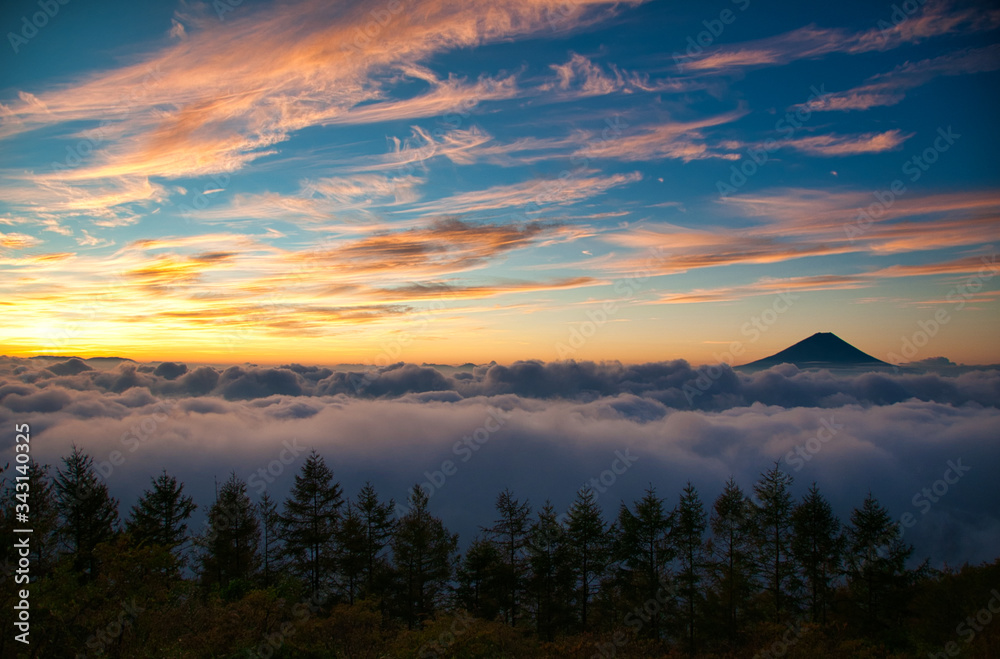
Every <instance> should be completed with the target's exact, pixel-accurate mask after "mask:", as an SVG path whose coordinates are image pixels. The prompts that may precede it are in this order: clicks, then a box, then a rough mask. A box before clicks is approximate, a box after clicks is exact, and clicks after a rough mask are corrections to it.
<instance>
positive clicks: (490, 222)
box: [0, 0, 1000, 363]
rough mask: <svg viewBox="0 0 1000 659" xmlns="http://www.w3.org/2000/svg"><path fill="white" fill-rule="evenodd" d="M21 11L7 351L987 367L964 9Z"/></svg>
mask: <svg viewBox="0 0 1000 659" xmlns="http://www.w3.org/2000/svg"><path fill="white" fill-rule="evenodd" d="M43 5H44V3H43ZM45 6H47V7H48V8H49V13H50V14H52V15H51V16H45V15H44V14H39V12H41V11H43V10H44V8H45ZM45 6H41V8H40V5H39V4H38V3H37V2H36V3H31V2H12V3H7V4H6V6H5V8H4V10H3V13H2V15H0V25H2V26H3V27H4V31H5V34H6V38H5V41H6V43H5V45H4V46H3V48H0V50H2V52H3V55H2V56H0V57H2V68H3V71H4V78H3V80H2V82H0V104H2V105H0V174H2V184H0V185H2V187H0V249H2V250H3V251H2V253H0V268H3V270H4V279H3V283H2V284H0V287H2V288H0V292H2V296H3V299H4V300H6V301H7V303H8V305H16V306H15V307H14V308H16V309H17V314H16V316H15V317H14V319H13V320H11V315H10V314H8V315H7V321H6V322H5V323H3V324H2V326H0V348H2V351H3V352H6V353H8V354H15V355H29V354H38V353H56V354H68V353H74V354H81V355H85V356H87V355H96V354H109V353H115V354H122V355H124V356H133V357H136V358H143V359H186V360H191V361H212V362H220V361H230V362H238V361H245V360H251V361H256V362H263V363H267V362H271V363H278V362H287V361H289V360H291V359H296V360H299V361H310V362H328V363H332V362H342V361H350V362H366V363H371V362H375V361H377V360H379V359H380V358H385V357H386V356H388V357H391V358H393V359H395V358H397V357H398V358H399V359H405V360H406V361H415V362H420V361H433V362H439V363H461V362H465V361H474V362H484V361H489V360H491V359H496V360H497V361H501V362H504V361H506V362H509V361H513V360H515V359H519V358H539V359H544V360H553V359H559V358H575V359H620V360H622V361H629V362H637V361H645V360H655V359H670V358H676V357H684V358H688V359H691V360H692V361H694V362H704V361H713V360H717V359H720V358H721V359H724V360H731V361H735V362H736V363H740V362H742V361H749V360H751V359H754V358H758V357H762V356H764V355H766V354H769V353H771V352H775V351H776V350H778V349H780V348H782V347H784V346H786V345H788V344H790V343H793V342H795V341H797V340H799V339H801V338H803V337H805V336H808V335H809V334H811V333H813V332H815V331H834V332H836V333H837V334H838V335H840V336H841V337H843V338H845V339H846V340H848V341H850V342H852V343H854V344H855V345H858V346H859V347H861V348H862V349H864V350H866V351H867V352H869V353H871V354H873V355H875V356H876V357H879V358H881V359H886V360H887V361H895V362H899V361H910V360H919V359H925V358H929V357H934V356H939V355H945V356H947V357H949V358H951V359H953V360H955V361H959V362H966V363H996V362H997V361H1000V348H998V346H997V343H996V341H995V338H994V330H993V328H994V327H995V323H996V320H997V311H998V304H997V295H996V283H997V279H996V278H995V276H994V275H995V274H996V272H997V266H996V250H997V245H1000V242H998V241H1000V235H998V226H1000V224H998V222H997V209H998V207H1000V197H998V195H997V190H996V185H997V167H996V163H995V153H996V152H997V149H996V147H997V133H996V130H995V100H996V92H995V90H996V89H997V88H998V85H997V69H998V68H1000V45H998V44H997V43H996V37H997V34H998V28H1000V11H997V10H995V9H991V8H989V7H988V6H986V5H985V4H979V5H977V4H974V3H960V2H933V1H928V2H926V3H923V4H917V3H912V4H906V3H896V4H892V3H889V4H886V5H882V4H879V3H874V4H872V3H861V2H856V3H851V2H840V3H831V4H827V5H822V6H817V5H809V4H805V3H787V2H763V1H761V0H741V1H740V2H717V3H714V4H713V3H709V4H705V3H666V2H647V3H641V2H634V3H620V4H612V3H603V2H580V3H575V2H571V3H565V4H564V3H547V2H535V1H528V0H512V1H507V2H499V3H496V2H471V3H470V2H461V3H459V2H447V1H442V0H433V1H429V2H420V3H416V2H406V1H404V0H400V1H398V2H397V1H387V2H382V3H379V2H375V3H363V4H361V3H346V2H339V3H324V2H284V3H256V2H243V3H241V4H239V5H235V4H227V3H224V2H222V0H220V1H219V2H216V3H214V4H212V3H160V4H157V5H156V6H154V7H149V6H145V5H142V4H139V3H124V2H123V3H117V2H103V3H94V2H84V1H82V0H70V1H69V2H67V3H66V4H65V5H60V4H58V2H55V0H54V4H52V5H45ZM904 7H905V8H906V9H907V10H909V9H913V11H912V12H911V13H909V14H908V13H906V11H905V10H904ZM39 16H41V18H39ZM31 21H34V22H35V23H36V24H38V25H41V27H38V28H37V29H36V30H34V31H32V30H31V28H30V27H26V26H28V25H29V24H30V23H31ZM365 31H367V33H366V32H365ZM914 158H917V160H914ZM864 213H867V215H865V214H864ZM868 218H870V220H869V219H868ZM782 296H784V297H782ZM779 308H780V309H782V310H781V311H780V313H779V312H777V311H773V312H769V311H768V310H777V309H779ZM768 313H770V317H771V318H773V319H774V320H773V322H768V323H765V325H764V327H765V328H766V330H765V331H758V332H756V333H754V332H751V331H748V330H747V329H746V328H747V327H748V323H751V322H752V321H753V320H754V319H755V318H761V317H762V315H764V314H768ZM921 332H923V336H922V335H921ZM576 335H579V336H580V337H582V339H577V338H575V337H576ZM736 343H738V344H740V346H741V348H742V353H741V355H739V356H736V355H729V356H727V355H726V351H727V350H729V349H730V347H731V346H733V345H734V344H736ZM908 343H909V344H910V345H912V346H913V348H912V349H908V348H907V347H906V346H907V344H908ZM303 353H305V354H308V355H309V359H308V360H306V359H305V358H304V357H303V356H302V355H303ZM744 355H745V357H744Z"/></svg>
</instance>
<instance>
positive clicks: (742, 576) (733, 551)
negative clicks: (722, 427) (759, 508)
mask: <svg viewBox="0 0 1000 659" xmlns="http://www.w3.org/2000/svg"><path fill="white" fill-rule="evenodd" d="M753 512H754V508H753V502H752V501H750V499H749V498H748V497H747V496H746V494H744V493H743V490H742V489H741V488H740V486H739V485H737V484H736V481H735V480H734V479H733V477H732V476H730V477H729V480H727V481H726V484H725V486H724V487H723V490H722V493H721V494H720V495H719V497H718V498H717V499H716V500H715V503H714V504H713V506H712V515H711V527H712V536H713V539H712V543H711V547H712V553H713V567H714V568H715V573H716V574H717V575H718V576H717V582H718V587H719V591H720V593H721V595H722V601H723V607H724V609H725V616H726V631H727V636H728V637H729V643H730V645H732V646H735V644H736V641H737V635H738V634H739V630H740V614H741V612H742V611H743V610H744V609H745V608H746V607H747V605H748V603H749V600H750V598H751V596H752V595H753V590H754V584H755V579H756V569H757V568H756V564H755V563H754V555H753V552H754V519H753Z"/></svg>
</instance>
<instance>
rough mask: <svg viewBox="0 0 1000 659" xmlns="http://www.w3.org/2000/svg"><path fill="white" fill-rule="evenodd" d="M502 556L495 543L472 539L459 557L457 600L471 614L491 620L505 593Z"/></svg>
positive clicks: (498, 609)
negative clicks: (463, 554)
mask: <svg viewBox="0 0 1000 659" xmlns="http://www.w3.org/2000/svg"><path fill="white" fill-rule="evenodd" d="M503 566H504V559H503V555H502V552H501V551H500V548H499V547H498V546H497V544H496V543H494V542H491V541H489V540H484V539H483V538H480V537H479V536H476V537H475V538H473V540H472V542H471V543H470V544H469V549H468V551H466V552H465V556H463V557H462V559H461V561H460V564H459V568H458V572H457V575H456V577H457V581H458V601H459V603H460V604H461V605H462V606H463V607H464V608H465V609H466V610H467V611H468V612H469V613H471V614H472V615H474V616H476V617H477V618H481V619H483V620H494V619H496V618H497V617H498V616H499V615H500V611H501V608H502V605H501V602H502V601H503V600H504V599H505V597H506V595H507V591H506V584H505V583H504V581H503V579H502V574H501V573H502V571H503Z"/></svg>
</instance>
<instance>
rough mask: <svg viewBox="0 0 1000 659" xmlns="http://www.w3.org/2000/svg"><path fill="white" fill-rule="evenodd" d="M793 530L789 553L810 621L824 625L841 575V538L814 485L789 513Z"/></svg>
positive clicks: (827, 507)
mask: <svg viewBox="0 0 1000 659" xmlns="http://www.w3.org/2000/svg"><path fill="white" fill-rule="evenodd" d="M792 530H793V536H792V553H793V554H794V555H795V560H796V561H797V562H798V564H799V565H800V566H801V569H802V576H803V577H804V580H805V584H806V586H807V588H808V592H809V602H810V604H809V611H810V614H811V617H812V621H813V622H820V623H824V624H825V623H826V612H827V609H828V608H829V604H830V600H831V599H832V595H833V580H834V579H835V578H836V576H837V574H838V573H839V572H840V557H841V553H842V549H843V537H842V536H841V533H840V521H839V520H838V519H837V517H836V516H835V515H834V514H833V509H832V508H831V507H830V503H829V502H828V501H827V500H826V499H825V498H824V497H823V495H822V494H820V493H819V488H818V487H817V486H816V483H813V484H812V487H810V488H809V492H808V493H807V494H806V496H805V497H804V498H803V499H802V503H800V504H799V505H798V506H796V508H795V511H794V512H793V513H792Z"/></svg>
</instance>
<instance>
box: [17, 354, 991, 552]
mask: <svg viewBox="0 0 1000 659" xmlns="http://www.w3.org/2000/svg"><path fill="white" fill-rule="evenodd" d="M926 366H927V368H926V369H922V368H916V367H914V368H910V369H907V370H906V371H901V370H896V371H893V370H885V371H883V372H848V371H843V372H830V371H827V370H808V371H803V370H799V369H797V368H796V367H794V366H791V365H788V364H784V365H781V366H777V367H774V368H770V369H767V370H763V371H758V372H754V373H746V372H741V371H739V370H734V369H731V368H730V367H728V366H726V365H721V366H717V367H714V366H713V367H711V368H704V367H703V368H694V367H692V366H691V365H689V364H688V363H687V362H685V361H683V360H677V361H669V362H657V363H647V364H636V365H623V364H620V363H617V362H602V363H593V362H572V361H569V362H554V363H541V362H534V361H528V362H517V363H514V364H511V365H507V366H503V365H498V364H489V365H484V366H472V365H467V366H465V367H457V368H456V367H433V366H426V365H425V366H418V365H415V364H394V365H391V366H387V367H383V368H377V369H365V368H363V367H354V368H353V369H352V368H351V367H338V368H333V369H331V368H323V367H314V366H302V365H298V364H291V365H287V366H282V367H278V368H268V367H258V366H254V365H250V364H247V365H242V366H230V367H213V366H207V365H201V366H190V367H189V366H187V365H185V364H178V363H171V362H166V363H154V364H140V363H135V362H131V361H123V360H80V359H76V358H33V359H20V358H10V357H4V358H0V421H2V423H0V428H6V429H7V430H6V433H7V434H8V435H9V441H5V442H4V443H3V446H4V447H5V449H4V453H5V455H3V456H0V459H2V460H4V461H13V459H14V454H13V449H12V448H11V447H12V444H13V439H14V434H15V432H14V426H15V424H22V423H27V424H29V425H30V427H31V437H32V441H31V451H32V455H33V457H34V458H35V459H36V460H38V461H39V462H41V463H43V464H50V465H53V466H54V467H55V466H59V465H60V458H61V457H62V456H65V455H67V454H68V453H69V452H70V451H71V450H72V446H73V445H74V444H76V445H78V446H80V447H82V448H83V449H84V450H85V451H87V452H88V453H89V454H90V455H92V456H93V457H94V460H95V463H96V465H97V467H98V469H99V471H100V473H101V474H102V477H104V478H105V479H106V481H107V483H108V486H109V489H110V490H111V493H112V494H113V495H114V496H116V497H118V498H119V499H120V500H121V501H122V513H123V515H124V514H125V513H126V512H127V509H128V508H129V507H130V506H131V505H132V503H133V502H134V501H135V497H136V496H137V494H138V493H139V492H141V491H142V489H143V488H145V487H148V485H149V479H150V477H151V476H154V475H156V474H158V473H159V472H160V471H161V470H162V469H166V470H167V471H168V472H169V473H171V474H173V475H176V476H177V477H178V478H179V479H180V480H181V481H182V482H184V483H185V485H186V489H187V490H188V491H189V492H190V493H191V494H192V495H193V496H194V497H195V500H196V502H197V503H199V504H200V509H199V513H198V519H197V520H196V521H195V524H193V525H192V526H193V528H194V529H195V530H200V528H201V524H202V523H203V512H204V509H205V508H206V507H207V506H208V505H209V504H210V503H211V501H212V497H213V492H214V487H215V482H216V480H218V481H219V482H221V481H222V480H224V479H225V478H226V477H227V476H228V475H229V474H230V472H233V471H235V473H236V474H238V475H239V476H241V477H243V478H244V479H246V480H247V481H248V483H249V486H250V487H249V491H250V494H251V496H253V497H257V496H258V495H259V494H261V493H263V492H264V491H269V492H270V493H271V494H272V495H273V496H276V497H278V498H279V499H281V498H283V497H284V496H285V495H286V494H287V492H288V489H289V487H290V485H291V483H292V480H293V477H294V474H295V472H296V471H297V470H298V468H299V466H300V465H301V463H302V461H303V460H304V458H305V456H306V455H307V454H308V452H309V451H310V450H312V449H315V450H317V451H319V452H320V453H321V454H322V455H323V456H324V457H325V459H326V461H327V464H329V465H330V466H331V468H333V469H334V472H335V474H336V476H337V478H338V479H339V480H340V482H341V483H342V485H343V486H344V489H345V494H346V495H348V496H353V495H354V494H355V493H356V492H357V490H358V489H359V488H360V487H361V485H362V484H363V483H364V482H365V481H366V480H371V481H372V482H373V483H374V484H375V485H376V487H377V489H378V490H379V492H380V493H381V494H382V495H383V496H384V497H386V498H388V497H394V498H395V499H396V500H402V499H405V497H406V491H407V489H408V488H409V487H411V486H412V485H413V484H415V483H423V484H424V487H425V489H426V490H427V491H428V492H430V493H431V509H432V511H433V512H434V513H435V514H437V515H439V516H441V517H442V518H443V519H444V521H445V523H446V525H448V526H449V527H450V528H451V529H452V530H453V531H457V532H459V533H460V534H461V540H462V545H464V544H465V543H466V542H467V541H468V540H470V539H471V537H473V536H474V535H475V534H476V533H477V532H478V526H479V525H481V524H489V523H490V522H492V520H493V519H494V518H495V514H494V510H493V504H494V500H495V498H496V495H497V494H498V493H499V492H500V490H502V489H503V488H504V487H511V488H512V489H513V490H514V493H515V495H517V496H519V497H521V498H527V499H529V500H530V502H531V503H532V505H534V506H536V507H538V506H540V505H541V504H542V503H544V501H545V500H546V499H551V501H552V503H553V504H554V505H555V506H556V508H558V509H560V510H565V509H566V508H567V507H568V506H569V504H570V502H571V501H572V500H573V498H574V497H575V495H576V492H577V491H578V490H579V489H580V488H581V487H590V488H592V489H594V490H595V492H597V493H598V495H599V498H598V501H599V503H601V504H602V505H603V507H604V510H605V512H606V514H607V515H608V517H613V516H614V515H616V514H617V510H618V508H619V506H620V505H621V503H622V501H625V502H631V501H632V500H634V499H636V498H638V497H640V496H641V495H642V493H643V491H644V490H645V489H646V488H647V487H649V486H650V485H653V486H655V487H656V489H657V491H658V493H659V494H660V495H661V496H665V497H667V499H668V501H670V502H671V503H673V502H675V501H676V499H677V496H678V493H679V491H680V489H681V488H682V487H683V486H684V484H685V483H686V482H687V481H688V480H690V481H691V482H693V483H694V484H695V485H696V486H697V487H698V489H699V491H700V493H701V495H702V498H703V500H704V501H705V503H706V508H709V507H710V506H711V502H712V501H713V500H714V498H715V497H716V496H717V495H718V494H719V492H720V491H721V489H722V485H723V483H724V481H725V480H726V479H727V478H728V477H729V476H730V475H733V476H734V477H735V478H736V480H737V482H738V483H740V484H741V485H742V486H743V487H744V489H746V490H749V489H750V488H751V487H752V485H753V483H754V482H755V481H756V480H757V478H758V477H759V475H760V473H761V472H763V471H764V470H766V469H768V468H770V467H771V466H772V465H773V464H774V462H775V461H777V462H779V464H780V466H781V467H782V468H783V469H784V470H785V471H787V472H788V473H789V474H791V475H792V476H793V477H794V479H795V484H794V491H795V493H796V494H797V495H801V494H802V493H804V491H805V490H806V489H807V488H808V486H809V485H810V484H811V483H812V482H813V481H815V482H816V483H818V485H819V487H820V489H821V491H822V492H823V493H824V494H825V495H826V496H827V497H828V498H829V499H830V501H831V503H832V504H833V506H834V510H835V511H836V512H837V513H838V514H839V515H840V517H841V519H842V520H843V521H845V522H846V521H847V520H848V519H849V516H850V512H851V510H852V509H853V508H854V507H855V506H858V505H860V503H861V501H862V500H863V499H864V497H865V495H866V494H867V493H868V492H869V491H871V492H872V493H873V494H874V495H875V496H876V497H877V498H878V499H879V500H880V502H882V503H883V504H884V505H886V506H888V508H889V510H890V513H891V514H892V515H893V517H894V518H896V519H901V520H903V522H904V524H903V526H902V528H903V530H904V537H905V539H906V540H908V541H909V542H911V543H913V544H914V545H915V546H916V549H917V551H916V557H917V558H920V559H922V558H929V559H931V563H932V564H933V565H935V566H937V567H940V566H942V565H944V564H946V563H947V564H950V565H955V564H961V563H962V562H964V561H969V562H980V561H984V560H990V559H994V558H996V557H998V556H1000V510H998V509H997V507H996V502H997V501H1000V479H998V478H997V474H998V473H1000V410H998V407H1000V370H998V369H996V368H992V367H989V368H978V369H973V368H956V367H954V366H953V365H945V366H942V365H941V364H935V363H933V362H928V364H927V365H926ZM935 367H940V368H935Z"/></svg>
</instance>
